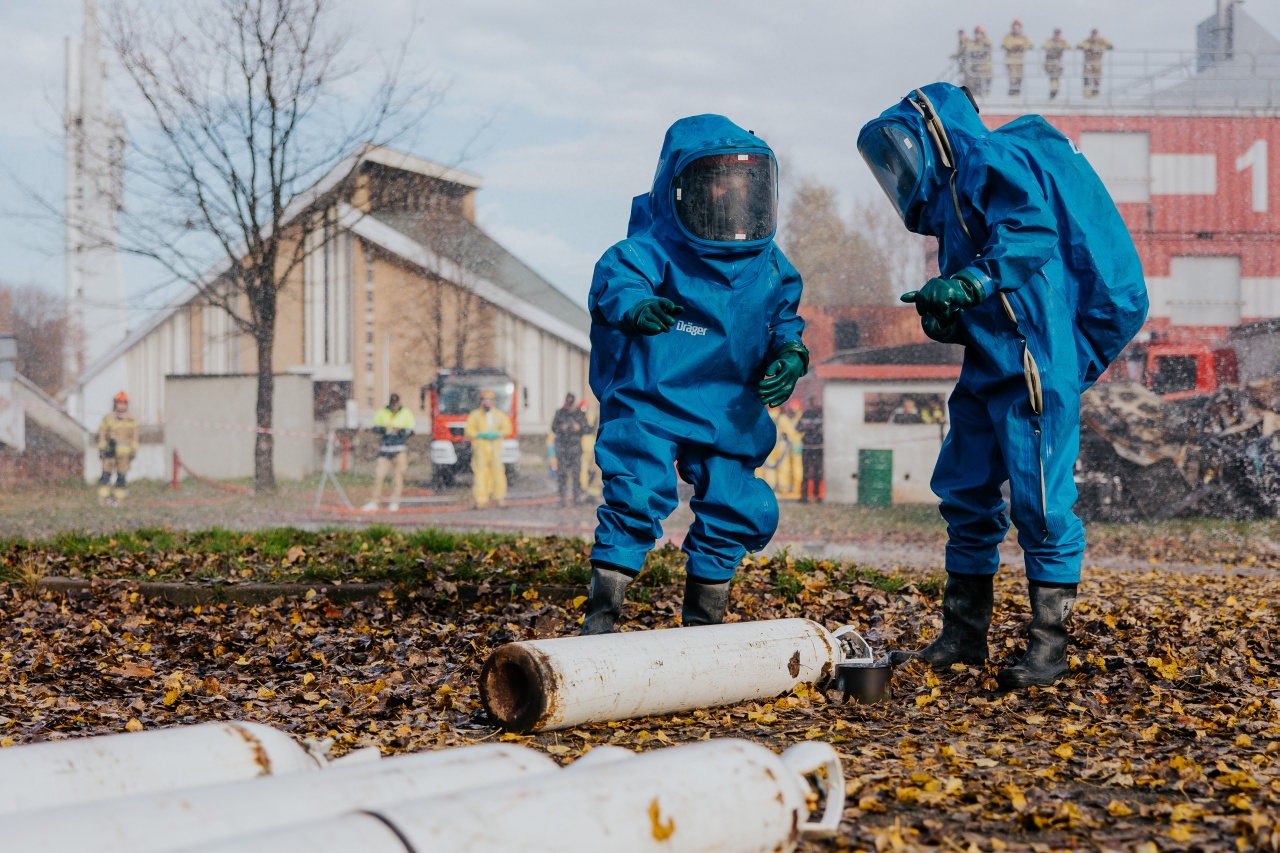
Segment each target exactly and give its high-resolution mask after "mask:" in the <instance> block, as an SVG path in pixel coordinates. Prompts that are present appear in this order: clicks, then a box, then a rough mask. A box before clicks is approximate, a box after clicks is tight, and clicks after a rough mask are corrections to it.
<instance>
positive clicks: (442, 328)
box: [399, 195, 499, 368]
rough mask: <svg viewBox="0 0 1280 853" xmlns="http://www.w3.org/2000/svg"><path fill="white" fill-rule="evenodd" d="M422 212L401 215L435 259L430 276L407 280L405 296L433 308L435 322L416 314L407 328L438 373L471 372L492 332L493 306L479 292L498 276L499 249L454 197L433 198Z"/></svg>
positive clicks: (408, 319)
mask: <svg viewBox="0 0 1280 853" xmlns="http://www.w3.org/2000/svg"><path fill="white" fill-rule="evenodd" d="M419 207H420V209H418V210H415V211H412V212H406V213H402V214H399V215H400V216H403V217H405V219H404V222H405V230H406V231H407V232H408V233H409V234H410V235H411V236H412V237H413V239H414V240H415V241H417V242H418V243H420V244H421V245H422V246H424V247H425V248H427V249H428V250H430V252H431V255H432V258H433V260H432V261H431V262H430V263H429V265H428V267H427V268H425V269H424V270H423V272H424V273H425V275H424V276H422V277H410V278H407V279H406V282H405V285H406V288H405V292H404V297H405V298H406V299H408V300H410V301H412V302H413V303H414V304H415V305H418V306H421V305H424V304H425V305H427V306H429V307H428V311H429V314H428V317H429V322H427V323H422V322H421V320H420V315H419V314H418V312H413V314H412V315H406V316H405V319H404V325H405V326H406V330H407V331H408V332H409V337H411V338H412V339H414V340H416V341H418V342H419V343H420V344H421V345H422V346H424V347H426V348H427V349H428V350H429V351H430V352H431V354H432V356H433V359H434V363H433V365H432V366H433V367H434V368H441V367H468V366H471V365H470V364H469V362H470V361H471V360H472V358H473V356H474V355H475V354H476V353H477V352H478V351H479V350H480V349H482V348H483V347H484V346H485V345H486V344H487V343H488V342H489V338H490V336H491V333H492V328H491V316H490V314H489V311H488V307H489V304H488V303H487V302H486V301H485V300H484V299H483V298H482V297H481V296H480V295H479V294H477V293H476V287H477V285H478V284H479V282H480V281H481V280H484V279H490V280H491V279H492V278H493V277H494V276H495V274H496V269H497V264H498V252H499V250H498V248H497V246H496V245H495V244H494V243H493V241H491V240H490V239H489V238H488V237H487V236H486V235H485V234H484V233H483V232H482V231H481V230H480V228H479V227H478V226H477V225H476V224H475V223H474V222H472V221H471V220H470V219H469V218H468V217H467V216H465V215H464V214H463V213H462V212H461V210H460V209H459V206H458V205H457V204H456V203H455V200H454V199H451V198H450V197H449V196H447V195H440V196H430V197H428V199H427V201H426V203H424V204H421V205H419Z"/></svg>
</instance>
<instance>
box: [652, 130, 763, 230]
mask: <svg viewBox="0 0 1280 853" xmlns="http://www.w3.org/2000/svg"><path fill="white" fill-rule="evenodd" d="M777 198H778V166H777V164H776V163H775V162H774V160H773V157H771V156H769V155H768V154H762V153H759V152H754V151H753V152H751V153H747V154H712V155H710V156H707V157H699V158H698V159H697V160H694V161H693V162H692V163H690V164H689V165H687V166H685V167H684V170H683V171H682V172H680V174H679V176H677V177H676V180H675V209H676V215H677V216H678V217H680V222H681V224H683V225H684V227H685V229H687V230H688V232H689V233H690V234H692V235H693V236H694V237H696V238H698V239H700V240H708V241H711V242H716V243H749V242H752V241H755V240H767V239H769V238H770V237H772V236H773V232H774V231H775V230H776V228H777V224H778V205H777Z"/></svg>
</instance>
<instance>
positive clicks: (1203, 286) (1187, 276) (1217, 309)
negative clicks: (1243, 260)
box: [1169, 255, 1241, 326]
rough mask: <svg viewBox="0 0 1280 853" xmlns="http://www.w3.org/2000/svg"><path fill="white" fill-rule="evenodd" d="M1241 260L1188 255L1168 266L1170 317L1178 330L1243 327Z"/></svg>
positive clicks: (1236, 257) (1226, 257)
mask: <svg viewBox="0 0 1280 853" xmlns="http://www.w3.org/2000/svg"><path fill="white" fill-rule="evenodd" d="M1240 309H1241V299H1240V258H1239V257H1238V256H1235V255H1218V256H1212V255H1187V256H1179V257H1175V258H1173V259H1171V260H1170V262H1169V317H1170V320H1171V321H1172V323H1173V325H1175V326H1237V325H1239V324H1240V313H1241V310H1240Z"/></svg>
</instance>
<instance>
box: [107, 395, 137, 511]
mask: <svg viewBox="0 0 1280 853" xmlns="http://www.w3.org/2000/svg"><path fill="white" fill-rule="evenodd" d="M137 455H138V422H137V421H136V420H134V419H133V416H132V415H130V414H129V395H128V394H126V393H125V392H123V391H121V392H120V393H119V394H117V395H116V396H115V399H114V400H113V401H112V407H111V414H109V415H107V416H106V417H105V418H103V419H102V423H101V424H100V425H99V426H98V456H99V457H101V458H102V476H101V477H100V478H99V479H98V503H100V504H102V505H103V506H115V505H116V504H118V503H119V502H120V501H123V500H124V499H125V496H126V495H127V494H128V493H129V488H128V484H127V482H126V478H127V477H128V474H129V463H130V462H132V461H133V457H135V456H137ZM112 474H115V475H116V485H115V488H114V489H112V487H111V475H112Z"/></svg>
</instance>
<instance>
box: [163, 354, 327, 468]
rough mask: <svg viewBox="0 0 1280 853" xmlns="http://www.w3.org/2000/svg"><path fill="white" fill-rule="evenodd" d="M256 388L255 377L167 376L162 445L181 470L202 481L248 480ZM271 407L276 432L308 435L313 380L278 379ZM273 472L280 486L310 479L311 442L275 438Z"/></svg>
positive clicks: (291, 376)
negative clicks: (176, 455)
mask: <svg viewBox="0 0 1280 853" xmlns="http://www.w3.org/2000/svg"><path fill="white" fill-rule="evenodd" d="M257 382H258V380H257V377H256V376H246V375H244V374H238V375H234V376H166V377H165V395H164V396H165V420H166V424H165V438H166V442H165V443H166V445H167V447H168V449H169V451H170V453H171V452H172V451H173V450H177V451H178V453H179V455H180V456H181V457H182V462H183V464H184V465H186V466H187V467H188V468H190V469H191V470H192V471H195V472H196V473H197V474H200V475H201V476H203V477H212V478H214V479H218V480H231V479H244V478H249V477H252V476H253V448H254V440H255V434H254V432H253V426H254V420H255V418H254V405H255V400H256V398H257ZM273 402H274V410H273V423H274V425H275V428H276V429H281V430H289V431H293V432H299V433H310V432H311V430H312V429H313V422H312V392H311V377H309V376H299V375H296V374H276V377H275V399H274V401H273ZM191 422H195V423H196V424H198V425H195V426H193V425H190V424H191ZM275 469H276V476H277V477H279V478H280V479H283V480H300V479H302V478H303V477H306V476H307V475H309V474H311V473H312V472H313V471H314V470H315V451H314V441H313V440H312V439H311V438H310V437H301V436H289V435H277V436H276V440H275Z"/></svg>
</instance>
